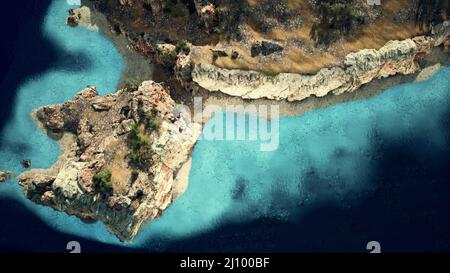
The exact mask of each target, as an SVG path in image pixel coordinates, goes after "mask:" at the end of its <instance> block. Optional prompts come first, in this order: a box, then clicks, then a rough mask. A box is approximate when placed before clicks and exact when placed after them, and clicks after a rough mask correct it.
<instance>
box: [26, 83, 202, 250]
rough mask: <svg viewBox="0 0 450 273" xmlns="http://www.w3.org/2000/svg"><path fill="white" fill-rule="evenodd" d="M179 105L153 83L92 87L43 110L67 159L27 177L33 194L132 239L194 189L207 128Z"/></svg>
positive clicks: (43, 122)
mask: <svg viewBox="0 0 450 273" xmlns="http://www.w3.org/2000/svg"><path fill="white" fill-rule="evenodd" d="M135 89H137V90H135ZM174 106H175V103H174V101H173V100H172V99H171V98H170V96H169V94H168V93H167V91H166V90H165V89H164V88H163V87H162V85H160V84H157V83H155V82H152V81H147V82H143V83H142V84H141V85H140V86H139V87H138V88H136V87H128V88H126V89H123V90H119V91H117V92H116V93H113V94H110V95H107V96H104V97H101V96H98V95H97V92H96V89H95V87H87V88H86V89H84V90H82V91H81V92H80V93H78V94H77V95H76V96H75V98H74V100H72V101H68V102H66V103H64V104H60V105H50V106H44V107H42V108H39V109H37V110H36V111H35V112H34V114H33V115H34V117H35V119H36V120H37V122H38V123H39V124H40V126H41V127H42V128H43V129H45V130H46V131H47V133H48V135H49V136H51V137H53V138H56V139H58V140H59V143H60V145H61V156H60V158H59V160H58V162H57V163H55V164H54V165H53V166H52V167H51V168H50V169H45V170H40V169H35V170H31V171H29V172H25V173H23V174H21V175H20V176H19V178H18V179H19V182H20V185H21V186H22V187H23V189H24V192H25V194H26V196H27V197H28V198H29V199H30V200H32V201H34V202H36V203H38V204H43V205H46V206H50V207H52V208H54V209H56V210H59V211H64V212H66V213H68V214H70V215H75V216H77V217H79V218H81V219H84V220H86V221H95V220H99V221H102V222H103V223H104V224H105V225H106V227H107V228H108V229H109V230H110V231H111V232H112V233H113V234H115V235H116V236H117V237H118V238H119V239H120V240H122V241H129V240H132V239H133V238H134V237H135V236H136V234H137V233H138V231H139V229H140V228H141V227H142V225H143V224H144V223H145V222H146V221H148V220H151V219H154V218H156V217H158V216H159V215H160V214H161V213H162V212H163V211H164V210H165V209H166V208H167V207H168V206H169V205H170V203H171V202H172V201H173V200H174V198H175V197H176V196H177V195H179V194H180V192H179V189H180V188H181V189H183V188H185V187H186V185H183V184H186V183H187V178H188V177H187V175H186V174H188V173H189V172H188V171H187V172H186V168H187V169H189V166H190V165H189V158H190V154H191V150H192V149H193V147H194V144H195V142H196V140H197V138H198V136H199V135H200V125H198V124H194V123H186V121H185V120H184V119H183V118H182V117H181V116H179V115H177V114H176V112H175V111H174Z"/></svg>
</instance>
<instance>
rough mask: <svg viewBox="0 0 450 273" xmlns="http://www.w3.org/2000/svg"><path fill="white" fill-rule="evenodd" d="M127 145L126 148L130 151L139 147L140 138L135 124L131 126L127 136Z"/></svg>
mask: <svg viewBox="0 0 450 273" xmlns="http://www.w3.org/2000/svg"><path fill="white" fill-rule="evenodd" d="M127 143H128V147H130V148H131V149H132V150H137V149H139V146H140V145H141V137H140V135H139V125H138V124H137V123H134V124H133V127H132V128H131V131H130V133H129V134H128V136H127Z"/></svg>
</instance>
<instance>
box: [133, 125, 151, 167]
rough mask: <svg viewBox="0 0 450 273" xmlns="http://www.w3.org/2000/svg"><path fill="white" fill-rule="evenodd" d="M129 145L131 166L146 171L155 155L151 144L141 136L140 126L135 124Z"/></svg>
mask: <svg viewBox="0 0 450 273" xmlns="http://www.w3.org/2000/svg"><path fill="white" fill-rule="evenodd" d="M127 144H128V147H129V148H130V154H129V159H130V164H131V165H132V166H134V167H137V168H139V169H141V170H144V171H146V170H147V169H148V167H150V165H151V164H152V162H153V155H154V154H155V153H154V151H153V150H152V147H151V144H150V143H149V142H148V141H147V140H146V139H144V138H143V137H142V136H141V132H140V130H139V124H138V123H135V124H134V125H133V127H132V129H131V131H130V133H129V134H128V137H127Z"/></svg>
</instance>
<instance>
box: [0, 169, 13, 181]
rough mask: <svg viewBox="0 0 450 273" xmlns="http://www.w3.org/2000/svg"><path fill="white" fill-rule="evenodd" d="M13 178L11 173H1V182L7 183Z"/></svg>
mask: <svg viewBox="0 0 450 273" xmlns="http://www.w3.org/2000/svg"><path fill="white" fill-rule="evenodd" d="M11 176H12V174H11V173H10V172H5V171H0V182H5V181H6V180H7V179H9V178H10V177H11Z"/></svg>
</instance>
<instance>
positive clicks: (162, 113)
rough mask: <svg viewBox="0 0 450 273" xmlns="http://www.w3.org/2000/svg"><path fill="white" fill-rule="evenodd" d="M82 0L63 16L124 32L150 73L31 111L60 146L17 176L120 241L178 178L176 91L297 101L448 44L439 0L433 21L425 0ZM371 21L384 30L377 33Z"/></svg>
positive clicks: (190, 141) (414, 67) (352, 85)
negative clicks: (381, 1)
mask: <svg viewBox="0 0 450 273" xmlns="http://www.w3.org/2000/svg"><path fill="white" fill-rule="evenodd" d="M82 2H83V6H82V7H81V8H79V9H74V10H70V12H69V17H68V20H67V23H68V24H69V25H71V26H77V25H83V26H86V27H89V28H93V29H95V28H97V27H98V28H100V30H101V31H104V32H108V33H109V35H113V36H120V37H122V38H124V39H126V41H127V44H128V48H129V49H130V50H134V51H137V52H138V53H139V54H141V56H142V58H145V59H146V60H147V61H148V62H152V63H153V64H154V66H155V75H154V79H153V80H154V81H144V82H142V83H140V81H136V80H134V79H126V81H124V82H125V84H124V85H123V86H122V87H121V88H120V90H119V91H117V92H116V93H113V94H110V95H106V96H98V94H97V92H96V89H95V87H87V88H86V89H84V90H82V91H81V92H80V93H78V94H77V95H76V96H75V98H74V99H73V100H71V101H68V102H66V103H63V104H60V105H50V106H44V107H41V108H39V109H37V110H35V111H34V113H33V116H34V118H35V120H36V121H37V123H38V124H39V125H40V126H41V127H42V128H43V129H44V130H45V131H46V132H47V133H48V135H49V136H50V137H52V138H55V139H57V140H58V141H59V142H60V145H61V156H60V158H59V160H58V162H57V163H55V164H54V165H53V166H52V167H51V168H49V169H45V170H39V169H34V170H31V171H28V172H25V173H23V174H22V175H20V176H19V182H20V184H21V186H22V187H23V189H24V192H25V194H26V196H27V197H28V198H29V199H31V200H32V201H34V202H36V203H39V204H43V205H47V206H50V207H52V208H54V209H56V210H59V211H64V212H66V213H68V214H70V215H75V216H77V217H79V218H81V219H84V220H86V221H96V220H99V221H101V222H103V223H104V224H105V225H106V227H107V228H108V229H109V230H110V231H111V232H112V233H113V234H115V235H116V236H117V237H118V238H119V239H120V240H122V241H130V240H132V239H133V238H134V237H135V236H136V234H137V233H138V232H139V230H140V228H141V227H142V225H143V224H144V223H145V222H146V221H149V220H152V219H155V218H156V217H158V216H159V215H161V213H162V212H163V211H164V210H165V209H166V208H167V207H168V206H169V205H170V204H171V202H172V201H173V200H174V199H175V198H176V197H177V196H179V195H180V194H181V193H182V192H183V190H184V189H185V188H186V186H187V176H188V174H189V167H190V156H191V151H192V149H193V147H194V145H195V143H196V141H197V139H198V137H199V135H200V133H201V132H200V130H201V125H200V124H196V123H190V122H189V121H186V120H185V119H183V117H182V116H181V115H179V114H177V111H176V109H175V104H176V102H183V103H186V104H187V105H189V104H191V103H192V99H193V97H194V96H205V97H209V96H220V95H218V93H222V95H224V96H230V97H237V98H239V99H246V100H248V101H249V103H257V102H258V100H260V99H269V100H274V101H284V102H286V103H292V104H293V105H294V104H295V103H298V102H300V101H304V100H307V99H310V98H312V97H325V96H328V95H332V96H334V95H340V94H343V93H349V92H354V91H356V90H358V89H359V88H360V87H361V86H363V85H364V84H367V83H369V82H371V81H373V80H376V79H378V78H385V77H390V76H393V75H396V74H402V75H406V74H413V73H417V72H419V71H420V70H421V67H420V65H419V61H420V60H422V59H424V58H425V57H426V55H427V54H429V53H430V52H431V51H432V49H433V48H434V47H438V46H442V49H444V48H446V47H447V48H448V45H449V38H448V37H449V35H450V21H448V19H450V18H448V6H442V5H441V6H438V7H439V9H442V17H440V18H439V20H437V21H434V20H435V19H436V18H432V19H430V14H428V13H426V12H424V11H423V10H427V11H428V9H424V8H423V5H424V2H423V1H414V5H409V2H408V1H391V2H389V3H386V4H385V5H384V6H368V5H367V1H357V0H354V1H343V2H345V3H343V2H341V1H323V2H324V3H322V1H307V0H297V1H287V0H283V1H270V0H267V1H266V0H263V1H250V0H249V1H247V0H238V1H235V0H222V1H207V0H167V1H152V0H120V1H107V0H93V1H82ZM437 2H439V1H437ZM441 2H444V1H440V3H441ZM441 4H442V3H441ZM96 13H98V14H102V15H104V16H105V17H106V18H107V20H108V22H109V28H108V29H107V30H105V29H101V28H102V27H101V24H96V22H95V17H96V16H95V14H96ZM380 24H382V25H383V27H386V26H387V27H389V28H390V29H391V30H392V31H391V32H389V33H380V32H379V31H380V30H379V25H380ZM446 54H447V55H448V53H446ZM446 58H448V56H446ZM157 82H164V85H162V84H161V83H157ZM248 101H247V102H248Z"/></svg>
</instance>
